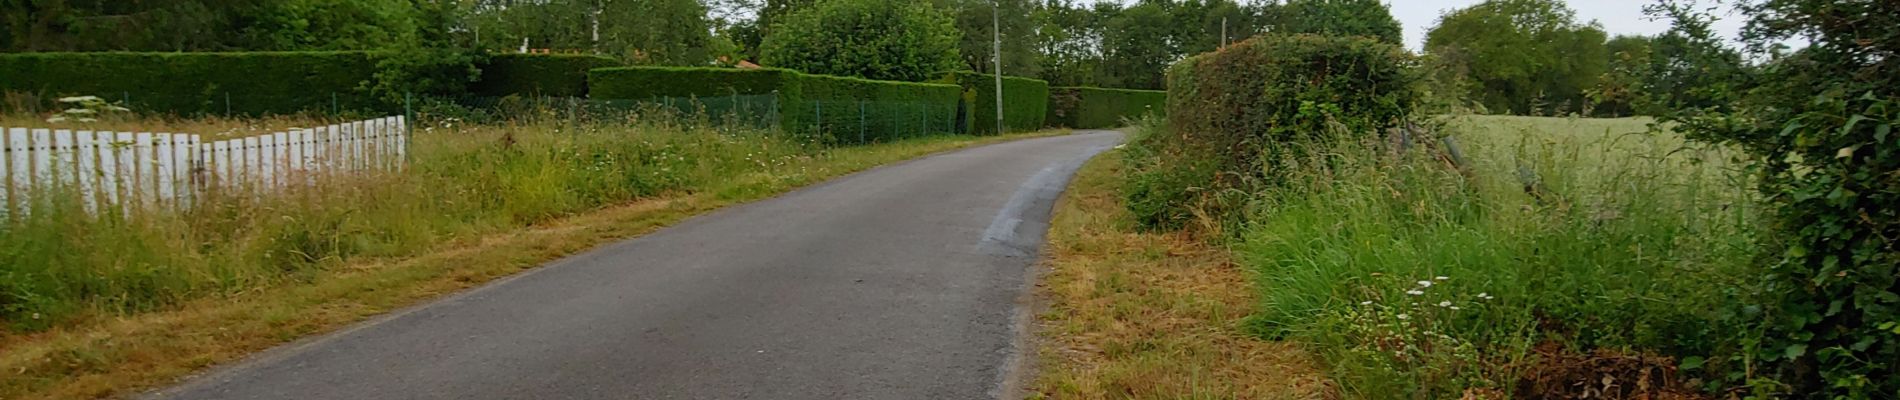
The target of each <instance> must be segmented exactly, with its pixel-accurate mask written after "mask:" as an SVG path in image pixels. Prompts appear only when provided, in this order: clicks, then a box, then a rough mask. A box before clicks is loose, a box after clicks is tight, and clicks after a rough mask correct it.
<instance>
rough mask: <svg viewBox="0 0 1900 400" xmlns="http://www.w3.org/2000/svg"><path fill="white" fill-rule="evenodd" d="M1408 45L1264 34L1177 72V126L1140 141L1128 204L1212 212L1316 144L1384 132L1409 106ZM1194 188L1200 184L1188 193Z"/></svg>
mask: <svg viewBox="0 0 1900 400" xmlns="http://www.w3.org/2000/svg"><path fill="white" fill-rule="evenodd" d="M1414 64H1415V59H1414V57H1413V56H1412V55H1411V53H1409V52H1407V51H1406V50H1405V49H1404V48H1403V47H1399V46H1398V45H1396V44H1391V43H1385V42H1381V41H1379V40H1377V39H1373V38H1369V37H1330V36H1318V35H1277V34H1276V35H1263V36H1257V37H1254V38H1252V39H1248V40H1246V41H1242V42H1240V43H1237V44H1234V45H1232V46H1228V47H1226V48H1224V49H1221V50H1218V51H1215V52H1211V53H1204V54H1200V55H1197V56H1193V57H1189V58H1187V59H1185V60H1181V61H1180V62H1177V63H1175V64H1174V66H1172V67H1170V68H1169V69H1168V75H1167V79H1168V94H1167V104H1168V106H1167V115H1168V134H1165V135H1147V136H1143V137H1141V138H1138V139H1137V140H1136V141H1135V142H1134V143H1133V144H1132V145H1131V147H1137V148H1141V149H1143V150H1142V151H1139V152H1136V153H1141V154H1148V155H1150V156H1149V157H1145V158H1143V159H1138V160H1133V162H1131V166H1132V167H1133V169H1134V172H1132V173H1130V174H1129V176H1130V182H1131V184H1130V185H1129V186H1128V192H1127V193H1125V195H1126V196H1127V199H1128V204H1130V205H1131V207H1130V211H1132V212H1134V213H1135V214H1136V216H1135V217H1136V219H1137V220H1139V221H1141V222H1142V223H1143V224H1144V225H1146V226H1148V227H1153V228H1173V227H1179V226H1182V224H1184V223H1185V222H1187V221H1188V220H1189V219H1190V218H1194V217H1197V216H1211V217H1213V218H1212V220H1214V221H1220V222H1222V223H1231V222H1235V220H1234V218H1235V217H1237V216H1238V215H1240V214H1241V213H1239V212H1237V210H1238V209H1239V208H1240V207H1241V205H1242V204H1244V203H1246V199H1244V198H1230V197H1227V196H1231V194H1235V193H1251V192H1256V191H1258V190H1262V189H1264V188H1263V187H1261V186H1262V185H1275V184H1277V183H1278V182H1282V181H1283V179H1282V178H1283V177H1284V176H1285V174H1288V173H1290V170H1291V169H1293V168H1300V165H1299V164H1298V161H1289V160H1300V161H1303V160H1305V158H1306V157H1308V156H1311V154H1309V153H1307V152H1308V151H1309V150H1310V149H1312V148H1325V146H1327V145H1328V144H1330V143H1335V142H1338V141H1352V140H1359V139H1363V138H1367V137H1378V136H1380V135H1383V134H1384V133H1385V132H1386V131H1387V129H1389V128H1392V127H1396V126H1398V125H1399V124H1400V123H1401V121H1402V120H1403V119H1404V118H1405V117H1406V115H1407V114H1409V113H1410V112H1411V108H1412V105H1413V102H1414V100H1415V99H1417V98H1418V97H1419V96H1418V89H1417V87H1418V85H1417V81H1418V75H1417V71H1416V70H1414V69H1413V68H1412V65H1414ZM1182 188H1197V189H1196V190H1181V189H1182Z"/></svg>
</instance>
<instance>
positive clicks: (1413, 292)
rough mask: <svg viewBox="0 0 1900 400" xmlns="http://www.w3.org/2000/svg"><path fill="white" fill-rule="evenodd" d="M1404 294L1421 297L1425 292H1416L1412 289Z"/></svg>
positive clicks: (1416, 290)
mask: <svg viewBox="0 0 1900 400" xmlns="http://www.w3.org/2000/svg"><path fill="white" fill-rule="evenodd" d="M1405 294H1409V295H1413V296H1417V295H1421V294H1425V291H1423V290H1418V289H1412V290H1407V291H1405Z"/></svg>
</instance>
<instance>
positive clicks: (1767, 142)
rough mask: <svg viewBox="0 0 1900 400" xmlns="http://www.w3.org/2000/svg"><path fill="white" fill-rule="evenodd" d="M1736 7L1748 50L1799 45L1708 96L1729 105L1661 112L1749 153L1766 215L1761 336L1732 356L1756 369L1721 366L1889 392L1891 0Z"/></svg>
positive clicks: (1897, 112) (1899, 360)
mask: <svg viewBox="0 0 1900 400" xmlns="http://www.w3.org/2000/svg"><path fill="white" fill-rule="evenodd" d="M1742 10H1743V13H1744V14H1745V15H1747V16H1748V17H1749V19H1750V21H1749V25H1750V28H1749V29H1748V30H1746V31H1745V34H1744V42H1746V43H1747V44H1748V45H1749V46H1750V47H1751V48H1755V49H1763V48H1771V47H1772V46H1773V45H1775V44H1778V43H1782V42H1784V41H1787V40H1789V39H1791V38H1809V39H1811V40H1812V41H1813V45H1812V46H1810V47H1808V48H1805V49H1803V50H1800V51H1798V52H1796V53H1794V54H1793V55H1790V56H1787V57H1784V58H1780V59H1776V60H1774V61H1772V62H1770V63H1768V64H1767V65H1765V66H1764V70H1765V72H1764V73H1763V75H1762V76H1761V77H1760V79H1757V80H1755V82H1759V86H1757V87H1754V88H1750V89H1749V90H1747V91H1732V90H1718V91H1715V92H1713V94H1716V95H1720V97H1718V98H1723V99H1726V98H1735V99H1738V101H1737V102H1736V103H1735V105H1734V106H1733V107H1732V108H1731V107H1707V108H1700V107H1698V108H1689V109H1686V110H1681V111H1679V112H1677V113H1675V114H1674V115H1672V116H1670V117H1669V118H1668V119H1669V120H1670V121H1672V122H1675V123H1677V124H1679V126H1680V127H1681V129H1682V130H1684V131H1686V132H1687V133H1688V134H1690V135H1691V137H1695V138H1700V139H1705V140H1710V141H1715V142H1719V143H1732V144H1735V145H1739V146H1740V147H1742V148H1743V149H1746V150H1747V151H1748V152H1749V153H1751V154H1752V155H1753V156H1754V157H1755V159H1756V160H1758V161H1759V163H1758V164H1757V165H1756V167H1757V168H1758V169H1759V172H1760V173H1759V177H1760V180H1759V181H1758V183H1757V188H1758V189H1759V190H1760V191H1761V192H1762V193H1763V194H1764V195H1765V197H1766V198H1767V200H1768V204H1769V205H1770V206H1771V207H1772V208H1773V210H1772V214H1773V216H1772V220H1771V223H1770V228H1771V229H1772V232H1770V233H1769V234H1767V235H1765V237H1763V238H1761V239H1760V240H1759V243H1760V245H1761V246H1762V247H1763V248H1764V249H1765V251H1764V254H1762V260H1761V262H1762V264H1763V265H1764V266H1765V267H1766V268H1765V269H1766V271H1765V274H1764V278H1765V281H1766V283H1767V287H1768V288H1769V289H1770V290H1769V292H1768V293H1767V296H1766V298H1765V299H1763V306H1762V307H1761V308H1762V309H1764V310H1765V317H1766V318H1764V320H1765V321H1767V324H1766V325H1767V326H1765V327H1764V329H1763V331H1764V332H1766V335H1765V337H1764V338H1762V342H1761V343H1759V344H1758V348H1759V349H1760V352H1759V354H1754V355H1752V357H1747V356H1744V357H1739V359H1738V360H1735V361H1738V362H1746V361H1751V360H1759V361H1761V362H1765V363H1766V364H1767V365H1765V366H1764V367H1767V368H1760V369H1743V368H1736V369H1735V371H1737V372H1741V371H1747V370H1755V371H1763V372H1765V374H1762V375H1748V376H1744V377H1742V378H1747V379H1751V381H1750V382H1747V383H1750V384H1751V386H1753V387H1755V388H1756V389H1757V392H1758V393H1761V392H1781V393H1782V394H1788V393H1792V394H1794V395H1796V396H1801V397H1808V398H1830V399H1867V398H1894V397H1900V172H1897V171H1900V137H1896V136H1895V135H1893V130H1894V129H1893V128H1894V125H1896V124H1900V64H1897V63H1895V62H1894V56H1893V54H1894V53H1895V52H1896V51H1900V32H1896V31H1895V30H1894V29H1892V27H1893V26H1896V25H1897V24H1900V3H1893V2H1862V1H1839V0H1766V1H1760V2H1750V3H1744V6H1743V7H1742ZM1685 22H1686V25H1688V26H1706V19H1704V20H1695V19H1694V18H1691V19H1690V20H1688V21H1678V24H1679V25H1684V24H1685ZM1723 88H1724V87H1721V86H1717V87H1716V89H1723ZM1704 94H1709V93H1704ZM1738 379H1739V378H1738ZM1768 379H1773V380H1774V381H1776V382H1774V383H1768V382H1767V381H1768ZM1784 385H1785V386H1784Z"/></svg>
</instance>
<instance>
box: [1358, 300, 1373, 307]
mask: <svg viewBox="0 0 1900 400" xmlns="http://www.w3.org/2000/svg"><path fill="white" fill-rule="evenodd" d="M1359 305H1362V306H1369V305H1372V300H1366V301H1361V302H1359Z"/></svg>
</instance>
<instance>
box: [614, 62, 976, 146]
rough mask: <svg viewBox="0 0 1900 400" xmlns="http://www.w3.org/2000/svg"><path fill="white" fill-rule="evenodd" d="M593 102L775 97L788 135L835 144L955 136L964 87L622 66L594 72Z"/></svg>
mask: <svg viewBox="0 0 1900 400" xmlns="http://www.w3.org/2000/svg"><path fill="white" fill-rule="evenodd" d="M588 82H589V86H590V93H588V96H589V97H591V98H595V99H608V100H614V99H625V100H647V99H655V98H678V97H721V96H743V95H762V94H773V95H775V97H776V98H777V104H776V107H775V108H774V109H773V110H774V112H776V113H777V115H776V118H777V120H778V123H779V127H780V128H781V129H784V130H785V131H787V132H793V133H803V134H815V135H817V136H819V137H822V138H824V139H825V140H826V141H828V142H832V143H847V142H874V141H883V140H890V139H896V138H900V137H905V136H909V135H918V134H925V133H941V132H953V131H955V130H956V129H955V127H956V121H957V117H958V112H957V108H958V107H959V104H960V101H961V98H962V91H963V89H962V88H961V87H957V86H953V85H941V84H930V83H912V82H893V81H876V80H869V79H860V78H847V77H837V76H828V75H811V74H803V73H799V72H797V71H791V70H784V69H752V70H746V69H725V68H695V67H620V68H600V69H594V70H592V71H589V73H588Z"/></svg>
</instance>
